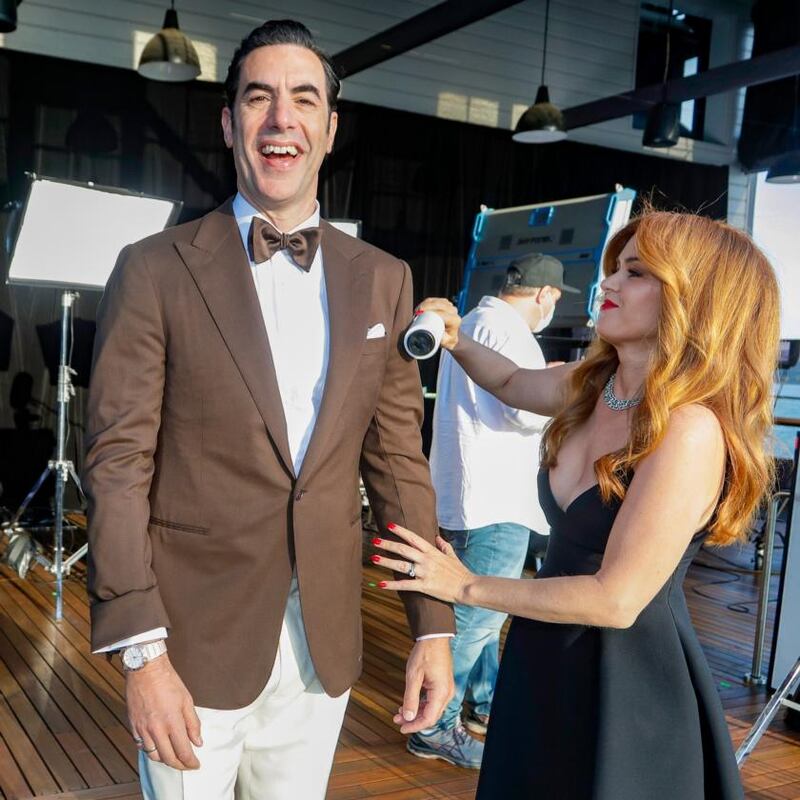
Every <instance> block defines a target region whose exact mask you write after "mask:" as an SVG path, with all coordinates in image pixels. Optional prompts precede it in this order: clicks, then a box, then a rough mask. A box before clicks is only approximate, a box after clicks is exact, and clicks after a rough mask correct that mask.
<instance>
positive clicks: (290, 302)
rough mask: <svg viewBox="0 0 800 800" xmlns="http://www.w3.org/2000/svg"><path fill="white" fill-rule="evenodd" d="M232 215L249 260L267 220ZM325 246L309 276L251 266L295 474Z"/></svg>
mask: <svg viewBox="0 0 800 800" xmlns="http://www.w3.org/2000/svg"><path fill="white" fill-rule="evenodd" d="M233 213H234V216H235V217H236V224H237V226H238V227H239V233H240V235H241V237H242V245H243V246H244V249H245V252H247V253H248V258H249V250H248V246H247V240H248V234H249V232H250V225H251V223H252V221H253V217H254V216H259V217H261V218H262V219H266V217H265V216H264V215H263V214H262V213H260V212H259V211H258V210H257V209H256V208H254V207H253V206H252V205H250V203H249V202H248V201H247V200H245V198H244V197H242V195H241V194H237V195H236V197H235V199H234V201H233ZM267 221H269V220H267ZM319 222H320V213H319V204H318V203H317V204H316V205H315V208H314V213H313V214H312V215H311V216H310V217H309V218H308V219H306V220H304V221H303V222H301V223H300V224H299V225H297V226H296V227H294V228H292V230H291V231H284V233H292V232H293V231H296V230H300V229H301V228H314V227H318V226H319ZM324 247H325V243H324V241H323V242H322V243H321V244H320V247H319V248H318V249H317V252H316V255H315V256H314V261H313V262H312V263H311V267H310V269H309V270H308V271H306V270H304V269H302V268H301V267H298V266H297V264H295V263H294V261H293V260H292V258H291V256H290V255H289V253H288V251H286V250H281V251H279V252H276V253H275V254H274V255H273V256H272V258H270V259H268V260H267V261H263V262H262V263H260V264H256V263H255V262H254V261H250V269H251V271H252V274H253V281H254V283H255V286H256V292H257V293H258V301H259V304H260V305H261V313H262V314H263V316H264V325H265V327H266V329H267V336H268V337H269V344H270V352H271V353H272V360H273V362H274V364H275V375H276V378H277V380H278V389H279V391H280V395H281V402H282V404H283V414H284V417H285V418H286V432H287V434H288V437H289V453H290V455H291V457H292V465H293V466H294V472H295V475H298V474H299V473H300V468H301V467H302V465H303V459H304V458H305V455H306V450H308V444H309V442H310V440H311V434H312V433H313V432H314V425H315V424H316V421H317V415H318V414H319V409H320V405H321V404H322V395H323V393H324V390H325V377H326V375H327V373H328V360H329V356H330V326H329V319H328V295H327V292H326V289H325V271H324V268H323V254H322V251H323V249H324ZM440 635H442V636H450V635H451V634H429V635H428V636H425V637H420V639H422V638H429V637H430V638H435V637H438V636H440ZM166 636H167V631H166V629H165V628H157V629H154V630H149V631H145V632H144V633H140V634H137V635H136V636H131V637H130V638H128V639H124V640H122V641H120V642H115V643H114V644H112V645H109V646H108V647H105V648H102V649H101V650H98V651H96V652H98V653H102V652H106V651H112V650H119V649H120V648H122V647H127V646H129V645H132V644H140V643H141V642H149V641H152V640H154V639H164V638H166Z"/></svg>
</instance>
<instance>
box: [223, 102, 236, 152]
mask: <svg viewBox="0 0 800 800" xmlns="http://www.w3.org/2000/svg"><path fill="white" fill-rule="evenodd" d="M220 122H221V124H222V138H223V139H224V140H225V146H226V147H227V148H228V149H231V148H232V147H233V113H232V112H231V110H230V108H228V106H223V108H222V115H221V117H220Z"/></svg>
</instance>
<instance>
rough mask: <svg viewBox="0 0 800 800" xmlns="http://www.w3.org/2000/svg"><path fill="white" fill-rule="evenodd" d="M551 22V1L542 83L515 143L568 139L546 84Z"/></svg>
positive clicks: (516, 131) (546, 19)
mask: <svg viewBox="0 0 800 800" xmlns="http://www.w3.org/2000/svg"><path fill="white" fill-rule="evenodd" d="M549 21H550V0H547V4H546V6H545V12H544V45H543V47H542V82H541V85H540V86H539V88H538V89H537V91H536V100H534V103H533V105H532V106H530V107H529V108H528V110H527V111H526V112H525V113H524V114H523V115H522V116H521V117H520V118H519V121H518V122H517V126H516V128H514V134H513V136H512V137H511V138H512V139H513V140H514V141H515V142H523V143H526V144H547V143H549V142H558V141H561V139H566V138H567V129H566V128H565V126H564V115H563V114H562V113H561V111H560V109H558V108H556V106H554V105H553V104H552V103H551V102H550V92H549V91H548V89H547V86H546V85H545V82H544V68H545V64H546V62H547V28H548V24H549Z"/></svg>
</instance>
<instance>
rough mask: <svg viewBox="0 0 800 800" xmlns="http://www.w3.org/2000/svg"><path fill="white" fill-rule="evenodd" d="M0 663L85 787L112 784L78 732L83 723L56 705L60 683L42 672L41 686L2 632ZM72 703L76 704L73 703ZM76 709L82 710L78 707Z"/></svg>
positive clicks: (48, 672)
mask: <svg viewBox="0 0 800 800" xmlns="http://www.w3.org/2000/svg"><path fill="white" fill-rule="evenodd" d="M0 660H2V661H3V662H5V664H6V665H7V667H8V669H9V670H10V671H11V672H12V673H13V675H14V676H15V677H16V679H17V681H18V682H19V684H20V686H22V688H23V689H24V691H25V693H26V694H27V696H28V697H29V698H30V699H31V702H32V703H33V705H34V706H35V707H36V708H37V710H38V711H39V713H40V714H41V715H42V718H43V719H44V720H45V721H46V722H47V725H48V727H49V728H50V729H51V730H52V731H53V733H54V735H55V737H56V739H58V741H59V742H60V743H61V746H62V747H63V748H64V750H65V752H67V753H68V754H69V755H70V758H71V759H72V761H73V762H74V764H75V766H76V767H77V768H78V771H79V772H80V773H81V775H82V776H83V778H84V780H85V781H86V785H87V786H105V785H108V784H110V783H113V781H112V779H111V778H110V776H109V775H108V773H107V772H106V771H105V769H103V767H102V765H101V764H100V762H99V761H98V760H97V758H96V757H95V754H94V753H93V752H92V748H90V747H89V746H87V744H86V743H85V741H84V740H83V738H82V737H81V736H80V733H79V732H78V730H80V729H81V728H82V727H83V725H82V724H81V721H80V719H77V720H76V719H75V714H69V716H68V715H67V714H66V713H64V712H62V710H61V709H60V708H59V706H58V703H57V696H58V694H59V692H58V691H55V690H54V683H53V681H54V680H56V681H57V680H58V679H57V678H54V676H53V674H52V672H50V671H49V670H46V669H45V670H41V669H40V674H42V673H43V676H44V680H45V682H44V683H42V682H41V681H40V680H39V679H38V678H37V675H36V673H35V671H34V670H33V669H32V668H31V667H29V666H28V664H27V663H26V662H25V660H24V659H23V657H22V656H21V655H20V654H19V653H18V652H17V651H16V649H15V648H14V646H13V645H12V644H11V642H10V641H9V639H8V638H7V637H6V636H5V634H4V633H2V631H0ZM43 663H44V662H42V664H43ZM70 697H71V695H70ZM54 700H55V702H54ZM73 702H75V701H74V700H73ZM75 705H76V706H77V707H78V708H80V706H79V705H78V704H77V703H75ZM67 711H69V708H67ZM87 718H88V715H87ZM76 728H77V729H76ZM98 733H99V731H98Z"/></svg>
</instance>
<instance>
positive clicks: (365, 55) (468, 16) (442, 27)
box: [333, 0, 522, 78]
mask: <svg viewBox="0 0 800 800" xmlns="http://www.w3.org/2000/svg"><path fill="white" fill-rule="evenodd" d="M521 1H522V0H445V2H444V3H439V5H436V6H433V8H429V9H428V10H427V11H423V12H422V13H421V14H417V15H415V16H413V17H410V18H409V19H407V20H405V21H403V22H400V23H398V24H397V25H394V26H392V27H391V28H387V29H386V30H385V31H381V32H380V33H376V34H375V35H374V36H370V37H369V39H364V41H363V42H358V43H357V44H354V45H352V47H348V48H347V49H346V50H342V51H341V52H340V53H337V54H336V55H335V56H333V62H334V64H335V65H336V68H337V72H338V73H339V75H340V76H341V77H343V78H344V77H347V76H350V75H355V74H356V73H357V72H362V71H363V70H365V69H368V68H369V67H374V66H375V65H376V64H381V63H383V62H384V61H388V60H389V59H390V58H394V57H395V56H399V55H401V54H402V53H406V52H408V51H409V50H413V49H414V48H415V47H419V46H420V45H423V44H427V43H428V42H430V41H433V40H434V39H438V38H439V37H440V36H444V35H445V34H447V33H452V32H453V31H456V30H458V29H459V28H463V27H464V26H465V25H470V24H471V23H473V22H477V21H478V20H481V19H484V18H486V17H489V16H491V15H492V14H496V13H497V12H498V11H502V10H503V9H505V8H509V7H510V6H514V5H517V4H518V3H520V2H521Z"/></svg>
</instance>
